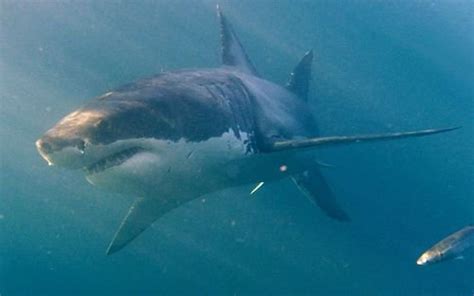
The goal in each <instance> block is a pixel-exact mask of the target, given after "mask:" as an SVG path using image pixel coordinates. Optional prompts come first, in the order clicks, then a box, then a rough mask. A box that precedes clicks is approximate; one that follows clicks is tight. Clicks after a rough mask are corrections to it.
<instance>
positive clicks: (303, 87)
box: [286, 50, 313, 101]
mask: <svg viewBox="0 0 474 296" xmlns="http://www.w3.org/2000/svg"><path fill="white" fill-rule="evenodd" d="M312 62H313V51H312V50H310V51H308V52H307V53H305V55H304V56H303V58H302V59H301V61H300V62H299V63H298V65H296V67H295V68H294V69H293V72H291V74H290V79H289V80H288V83H287V84H286V88H287V89H288V90H290V91H291V92H293V93H294V94H296V95H297V96H298V97H300V98H302V99H303V100H305V101H306V100H307V99H308V88H309V81H310V80H311V63H312Z"/></svg>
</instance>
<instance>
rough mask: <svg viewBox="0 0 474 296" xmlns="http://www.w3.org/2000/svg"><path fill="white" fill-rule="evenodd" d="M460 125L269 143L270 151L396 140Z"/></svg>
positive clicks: (451, 129)
mask: <svg viewBox="0 0 474 296" xmlns="http://www.w3.org/2000/svg"><path fill="white" fill-rule="evenodd" d="M459 128H460V127H450V128H442V129H426V130H418V131H411V132H396V133H386V134H368V135H356V136H332V137H317V138H309V139H302V140H287V141H278V142H274V143H273V144H271V147H270V152H277V151H284V150H291V149H298V148H315V147H325V146H335V145H342V144H354V143H363V142H377V141H387V140H396V139H402V138H411V137H423V136H428V135H433V134H440V133H445V132H449V131H453V130H456V129H459Z"/></svg>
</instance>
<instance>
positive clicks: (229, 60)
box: [217, 5, 258, 76]
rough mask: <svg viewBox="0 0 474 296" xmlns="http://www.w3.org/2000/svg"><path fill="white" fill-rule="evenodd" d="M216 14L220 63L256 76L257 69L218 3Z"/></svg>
mask: <svg viewBox="0 0 474 296" xmlns="http://www.w3.org/2000/svg"><path fill="white" fill-rule="evenodd" d="M217 16H218V18H219V23H220V27H221V43H222V64H224V65H226V66H233V67H236V68H238V69H239V70H240V71H242V72H244V73H247V74H252V75H255V76H258V73H257V70H256V69H255V67H254V65H253V64H252V62H251V61H250V59H249V57H248V56H247V54H246V53H245V50H244V48H243V47H242V44H241V43H240V41H239V38H237V35H236V34H235V32H234V30H233V29H232V26H231V25H230V24H229V22H228V21H227V18H226V17H225V16H224V15H223V14H222V11H221V9H220V8H219V5H217Z"/></svg>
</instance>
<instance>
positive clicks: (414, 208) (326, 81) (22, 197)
mask: <svg viewBox="0 0 474 296" xmlns="http://www.w3.org/2000/svg"><path fill="white" fill-rule="evenodd" d="M219 3H220V4H221V7H222V9H223V10H224V12H225V13H226V15H227V16H228V18H229V20H230V21H231V22H232V23H233V26H234V28H235V30H236V32H237V33H238V35H239V36H240V39H241V41H242V43H243V44H244V46H245V47H246V49H247V52H248V54H249V55H250V56H251V58H252V60H253V62H254V63H255V65H256V66H257V68H258V69H259V71H260V73H262V74H263V76H264V77H266V78H268V79H269V80H272V81H275V82H279V83H284V82H285V81H286V79H287V75H288V73H289V72H290V70H291V69H292V67H293V66H294V64H296V62H297V61H298V59H299V57H300V56H301V55H302V54H303V53H304V52H305V51H306V50H308V49H310V48H313V49H314V52H315V61H314V64H313V67H314V71H313V74H314V77H313V80H312V85H311V89H310V92H311V96H310V102H311V107H312V108H313V112H314V114H315V116H317V118H318V122H319V125H320V129H321V131H322V134H324V135H336V134H351V133H363V132H377V131H395V130H410V129H417V128H429V127H445V126H452V125H461V126H463V128H462V129H461V130H458V131H455V132H452V133H449V134H443V135H439V136H432V137H428V138H421V139H408V140H404V141H400V142H386V143H377V144H363V145H355V146H347V147H337V148H331V149H324V150H323V151H321V155H322V156H321V160H322V161H324V162H327V163H330V164H332V165H334V166H335V167H334V168H328V169H326V170H325V171H324V173H325V175H326V176H327V178H328V179H329V180H330V184H331V186H332V188H333V190H334V192H335V193H336V194H337V196H338V198H339V200H340V202H341V203H342V204H343V206H344V208H345V209H346V210H347V212H348V213H349V214H350V215H351V217H352V222H351V223H348V224H341V223H338V222H334V221H332V220H330V219H328V218H327V217H326V216H324V215H323V214H322V213H321V211H320V210H319V209H318V208H316V207H314V206H313V205H312V204H310V203H309V202H308V201H307V200H306V199H305V198H304V197H303V196H302V195H301V194H300V193H299V192H298V191H297V189H296V188H294V187H293V186H292V183H291V182H289V181H288V180H286V181H281V182H278V183H274V184H266V185H265V186H264V187H263V188H262V189H261V190H260V191H258V193H257V194H256V195H255V196H254V197H252V198H249V195H248V192H249V191H250V190H251V189H252V188H251V186H248V187H243V188H232V189H228V190H225V191H223V192H219V193H216V194H212V195H209V196H206V197H204V198H205V199H204V200H203V199H197V200H195V201H193V202H191V203H189V204H186V205H185V206H183V207H181V208H179V209H178V210H176V211H174V212H172V213H170V214H168V215H166V216H165V217H164V218H162V219H161V220H159V221H158V222H157V223H155V224H154V225H153V227H152V228H150V229H148V230H147V231H146V232H145V233H143V234H142V235H141V236H140V237H139V238H138V239H136V240H135V241H134V242H133V243H132V244H130V245H129V246H127V247H126V248H125V249H124V250H123V251H121V252H119V253H117V254H115V255H113V256H106V255H105V249H106V246H107V244H108V242H109V240H110V239H111V237H112V235H113V233H114V232H115V230H116V228H117V226H118V224H119V223H120V221H121V219H122V217H123V215H124V214H125V213H126V211H127V209H128V207H129V205H130V203H131V202H132V200H133V197H131V196H120V195H116V194H112V193H108V192H103V191H101V190H99V189H97V188H94V187H93V186H91V185H90V184H88V183H87V182H86V181H85V179H84V178H83V175H82V173H81V172H79V171H67V170H61V169H58V168H51V167H48V166H47V165H46V164H45V162H44V161H43V160H42V159H41V158H40V156H39V155H38V154H37V152H36V150H35V147H34V141H35V140H36V139H37V138H38V137H39V136H40V135H41V134H42V133H43V132H44V131H45V130H47V129H48V128H49V127H51V126H52V125H53V124H54V123H55V122H56V121H57V120H58V119H59V118H60V117H62V116H63V115H65V114H66V113H68V112H70V111H72V110H74V109H75V108H76V107H77V106H79V105H80V104H81V103H83V102H85V101H86V100H87V99H88V98H91V97H93V96H95V95H97V94H100V93H103V92H105V91H107V90H108V89H111V88H114V87H117V86H119V85H121V84H123V83H126V82H129V81H131V80H134V79H137V78H140V77H143V76H148V75H150V74H153V73H157V72H160V71H162V70H172V69H178V68H183V67H187V68H189V67H208V66H217V65H218V61H219V45H218V44H219V38H218V37H219V36H218V24H217V19H216V13H215V4H216V1H207V0H201V1H164V0H160V1H120V2H119V1H98V2H96V1H61V2H52V1H41V2H36V1H35V2H33V1H6V0H2V1H0V21H1V26H0V107H1V108H0V149H1V150H0V153H1V171H0V174H1V175H0V177H1V179H0V180H1V183H0V294H1V295H3V296H6V295H28V294H31V295H71V294H83V295H146V294H153V295H156V294H197V295H208V294H222V295H245V294H259V295H261V294H287V295H294V294H318V295H472V294H473V293H474V252H472V251H471V252H470V253H467V254H466V258H465V259H464V260H454V261H449V262H444V263H440V264H438V265H433V266H423V267H420V266H417V265H416V264H415V261H416V259H417V257H418V256H419V255H420V253H421V252H422V251H424V250H425V249H426V248H428V247H429V246H431V245H432V244H433V243H435V242H436V241H438V240H439V239H441V238H442V237H443V236H445V235H447V234H449V233H451V232H453V231H455V230H457V229H459V228H461V227H463V226H464V225H466V224H469V223H472V222H474V186H473V180H474V140H473V134H474V125H473V123H474V122H473V118H474V117H473V114H474V83H473V82H474V34H473V31H474V4H473V2H472V1H394V2H387V3H383V2H378V1H303V0H301V1H283V0H278V1H219Z"/></svg>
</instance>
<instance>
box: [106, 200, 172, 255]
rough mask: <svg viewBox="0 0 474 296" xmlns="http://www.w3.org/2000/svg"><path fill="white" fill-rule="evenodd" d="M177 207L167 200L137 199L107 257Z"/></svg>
mask: <svg viewBox="0 0 474 296" xmlns="http://www.w3.org/2000/svg"><path fill="white" fill-rule="evenodd" d="M177 206H178V205H177V204H175V203H172V202H169V201H166V200H160V199H151V198H137V199H136V200H135V201H134V203H133V205H132V206H131V207H130V209H129V210H128V213H127V215H126V216H125V218H124V219H123V220H122V223H121V224H120V227H119V229H118V230H117V232H116V233H115V235H114V238H113V239H112V241H111V242H110V245H109V247H108V248H107V252H106V253H107V255H110V254H113V253H115V252H117V251H119V250H120V249H122V248H123V247H125V246H126V245H127V244H128V243H130V242H131V241H132V240H133V239H134V238H136V237H137V236H138V235H139V234H140V233H142V232H143V231H144V230H145V229H147V228H148V227H149V226H150V225H151V224H152V223H153V222H154V221H155V220H156V219H158V218H160V217H161V216H163V215H164V214H166V213H167V212H169V211H171V210H172V209H174V208H175V207H177Z"/></svg>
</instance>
